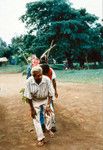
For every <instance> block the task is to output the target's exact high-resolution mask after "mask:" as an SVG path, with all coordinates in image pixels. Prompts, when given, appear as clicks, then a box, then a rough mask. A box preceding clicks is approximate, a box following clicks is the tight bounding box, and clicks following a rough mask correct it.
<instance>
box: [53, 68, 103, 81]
mask: <svg viewBox="0 0 103 150" xmlns="http://www.w3.org/2000/svg"><path fill="white" fill-rule="evenodd" d="M55 71H56V75H57V80H58V81H61V82H72V83H103V69H92V70H67V71H65V70H55Z"/></svg>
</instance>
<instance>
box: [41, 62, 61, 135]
mask: <svg viewBox="0 0 103 150" xmlns="http://www.w3.org/2000/svg"><path fill="white" fill-rule="evenodd" d="M41 67H42V69H43V75H46V76H48V77H49V78H50V80H51V81H52V84H53V88H54V96H53V97H52V101H51V103H50V108H51V110H52V112H53V113H54V103H53V101H54V99H55V98H58V92H57V85H56V74H55V72H54V70H53V69H52V68H50V67H49V65H48V64H41ZM42 110H43V108H42V107H41V112H40V120H41V124H42V128H43V129H45V126H44V117H43V113H42ZM51 130H52V131H53V132H56V126H55V114H54V115H52V129H51Z"/></svg>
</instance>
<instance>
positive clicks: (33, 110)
mask: <svg viewBox="0 0 103 150" xmlns="http://www.w3.org/2000/svg"><path fill="white" fill-rule="evenodd" d="M31 117H32V118H36V111H35V109H34V108H32V109H31Z"/></svg>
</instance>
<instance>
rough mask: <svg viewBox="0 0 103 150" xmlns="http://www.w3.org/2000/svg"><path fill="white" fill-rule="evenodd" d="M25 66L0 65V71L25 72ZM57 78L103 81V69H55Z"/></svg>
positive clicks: (59, 79) (89, 81)
mask: <svg viewBox="0 0 103 150" xmlns="http://www.w3.org/2000/svg"><path fill="white" fill-rule="evenodd" d="M26 67H27V66H22V67H20V66H19V65H7V66H2V67H0V73H19V72H22V73H23V70H24V71H25V72H26ZM55 72H56V75H57V80H58V81H61V82H72V83H103V69H91V70H55Z"/></svg>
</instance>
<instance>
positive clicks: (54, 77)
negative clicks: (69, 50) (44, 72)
mask: <svg viewBox="0 0 103 150" xmlns="http://www.w3.org/2000/svg"><path fill="white" fill-rule="evenodd" d="M50 69H51V70H52V80H53V79H56V73H55V71H54V70H53V69H52V68H50Z"/></svg>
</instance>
